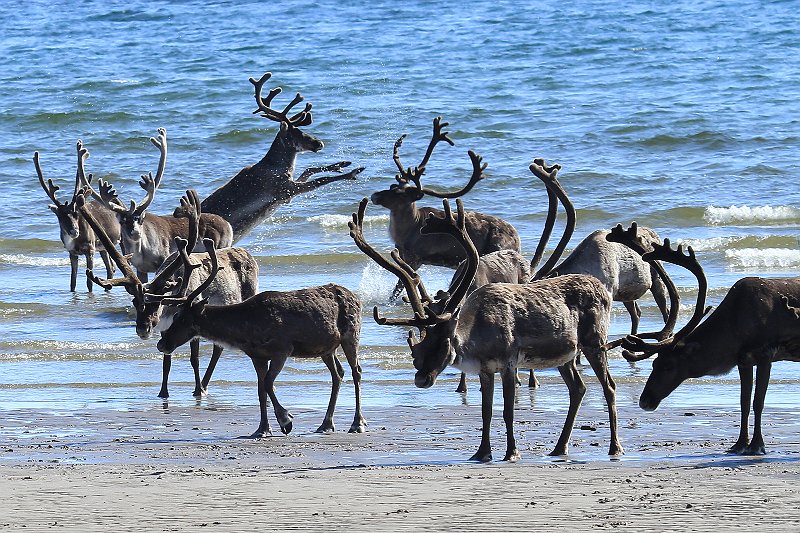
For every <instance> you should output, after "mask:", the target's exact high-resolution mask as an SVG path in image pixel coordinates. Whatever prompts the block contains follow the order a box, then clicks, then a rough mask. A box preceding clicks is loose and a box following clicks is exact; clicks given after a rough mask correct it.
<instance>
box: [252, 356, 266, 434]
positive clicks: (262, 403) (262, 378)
mask: <svg viewBox="0 0 800 533" xmlns="http://www.w3.org/2000/svg"><path fill="white" fill-rule="evenodd" d="M250 360H251V361H253V367H255V369H256V379H257V380H258V407H259V410H260V412H261V422H260V423H259V424H258V429H256V431H255V433H253V434H252V435H250V437H249V438H251V439H260V438H263V437H271V436H272V431H270V429H269V419H268V418H267V387H266V381H267V373H268V371H269V359H266V358H262V357H253V356H252V355H251V356H250Z"/></svg>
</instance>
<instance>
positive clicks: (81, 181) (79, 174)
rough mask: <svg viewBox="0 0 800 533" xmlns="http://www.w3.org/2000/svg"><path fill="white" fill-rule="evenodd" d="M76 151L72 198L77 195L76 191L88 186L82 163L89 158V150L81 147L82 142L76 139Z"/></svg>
mask: <svg viewBox="0 0 800 533" xmlns="http://www.w3.org/2000/svg"><path fill="white" fill-rule="evenodd" d="M76 149H77V152H78V167H77V170H76V172H75V190H74V191H73V192H72V197H73V198H74V197H75V196H77V195H78V191H80V190H81V189H82V188H83V187H85V186H86V184H88V180H87V178H86V170H85V169H84V166H83V163H84V161H86V159H87V158H88V157H89V150H87V149H86V148H84V147H83V141H81V140H80V139H78V142H77V143H76Z"/></svg>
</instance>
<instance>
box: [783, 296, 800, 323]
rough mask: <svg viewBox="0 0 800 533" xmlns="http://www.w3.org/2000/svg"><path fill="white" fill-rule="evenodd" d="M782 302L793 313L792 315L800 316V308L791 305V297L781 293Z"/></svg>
mask: <svg viewBox="0 0 800 533" xmlns="http://www.w3.org/2000/svg"><path fill="white" fill-rule="evenodd" d="M781 302H782V303H783V305H784V307H785V308H786V310H787V311H789V312H790V313H792V315H794V317H795V318H800V308H798V307H795V306H793V305H791V304H790V303H789V298H788V297H787V296H786V295H783V294H781Z"/></svg>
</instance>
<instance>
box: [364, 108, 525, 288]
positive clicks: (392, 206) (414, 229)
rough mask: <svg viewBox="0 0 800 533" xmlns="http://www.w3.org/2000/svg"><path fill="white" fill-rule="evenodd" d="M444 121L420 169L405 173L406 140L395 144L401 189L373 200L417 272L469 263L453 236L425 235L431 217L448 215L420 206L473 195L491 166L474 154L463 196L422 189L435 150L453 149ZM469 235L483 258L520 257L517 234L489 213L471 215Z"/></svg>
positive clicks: (435, 127) (468, 216) (391, 189)
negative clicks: (503, 253)
mask: <svg viewBox="0 0 800 533" xmlns="http://www.w3.org/2000/svg"><path fill="white" fill-rule="evenodd" d="M441 120H442V118H441V117H436V118H435V119H434V120H433V134H432V136H431V140H430V143H429V144H428V148H427V150H426V151H425V155H424V156H423V158H422V160H421V161H420V163H419V164H418V165H417V166H415V167H408V168H406V167H404V166H403V164H402V163H401V161H400V154H399V151H400V147H401V145H402V143H403V139H404V138H405V135H403V136H401V137H400V138H399V139H398V140H397V142H395V145H394V150H393V159H394V162H395V165H396V166H397V169H398V174H397V175H396V176H395V179H396V180H397V183H396V184H394V185H392V186H391V187H389V188H388V189H386V190H383V191H378V192H376V193H374V194H373V195H372V196H371V197H370V199H371V200H372V203H374V204H376V205H380V206H382V207H385V208H387V209H389V234H390V235H391V237H392V240H393V241H394V243H395V246H396V247H397V249H398V251H399V253H400V257H401V258H402V259H403V261H405V262H406V263H407V264H408V265H410V266H411V268H413V269H414V270H417V269H418V268H419V267H420V266H422V265H437V266H444V267H449V268H456V267H457V266H458V264H459V263H460V262H461V261H462V260H464V258H465V254H464V251H463V249H462V248H461V247H460V246H459V245H458V243H457V242H456V241H455V240H454V239H453V238H451V237H450V236H448V235H438V234H436V235H425V234H422V233H420V228H421V227H422V226H423V225H424V223H425V219H426V218H427V217H428V215H430V214H431V213H433V214H436V215H437V216H441V215H442V211H441V210H440V209H436V208H431V207H417V205H416V202H417V201H418V200H421V199H422V198H423V197H424V196H425V195H428V196H433V197H436V198H458V197H461V196H463V195H465V194H467V193H468V192H469V191H470V190H472V188H473V187H474V186H475V184H477V183H478V182H479V181H480V180H481V179H483V171H484V170H485V169H486V164H482V159H481V157H480V156H479V155H477V154H476V153H475V152H473V151H472V150H470V151H469V152H468V154H469V157H470V160H471V161H472V176H471V177H470V179H469V182H468V183H467V184H466V185H465V186H464V187H463V188H462V189H460V190H458V191H454V192H440V191H436V190H433V189H431V188H428V187H423V186H422V182H421V179H422V175H423V174H424V173H425V169H426V167H427V165H428V162H429V161H430V157H431V155H432V154H433V150H434V148H435V147H436V145H437V144H438V143H439V142H441V141H444V142H447V143H448V144H450V145H453V144H454V143H453V141H452V139H450V137H449V136H448V132H446V131H443V129H444V128H446V127H447V126H448V123H447V122H442V121H441ZM466 225H467V231H468V232H469V235H470V239H472V242H474V243H475V246H476V247H477V249H478V254H479V255H486V254H489V253H491V252H495V251H498V250H513V251H515V252H517V253H519V252H520V240H519V235H518V234H517V230H516V229H514V226H512V225H511V224H509V223H508V222H506V221H504V220H502V219H500V218H497V217H494V216H491V215H485V214H483V213H477V212H467V214H466ZM402 290H403V286H402V284H400V283H398V284H397V285H396V286H395V289H394V291H393V293H392V299H393V300H394V299H395V298H397V296H399V295H400V292H402Z"/></svg>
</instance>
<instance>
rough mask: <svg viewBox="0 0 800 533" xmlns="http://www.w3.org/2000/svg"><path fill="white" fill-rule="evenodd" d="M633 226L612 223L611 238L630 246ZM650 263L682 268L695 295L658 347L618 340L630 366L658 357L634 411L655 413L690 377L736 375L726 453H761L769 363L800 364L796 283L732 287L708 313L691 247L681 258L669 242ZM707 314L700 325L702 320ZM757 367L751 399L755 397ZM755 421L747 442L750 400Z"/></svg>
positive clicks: (799, 285)
mask: <svg viewBox="0 0 800 533" xmlns="http://www.w3.org/2000/svg"><path fill="white" fill-rule="evenodd" d="M625 233H633V234H634V235H635V233H636V228H635V227H632V228H629V229H628V230H623V229H622V227H621V226H617V227H616V228H614V230H613V231H612V232H611V234H610V235H609V237H608V238H609V240H611V239H614V241H615V242H628V241H630V240H631V238H630V236H626V235H625ZM642 257H643V259H645V260H646V261H648V262H651V263H654V262H655V261H665V262H670V263H674V264H676V265H679V266H682V267H683V268H686V269H687V270H689V271H690V272H691V273H692V274H694V276H695V277H696V278H697V282H698V291H697V302H696V304H695V308H694V313H693V314H692V317H691V318H690V319H689V321H688V322H687V323H686V324H685V325H684V326H683V327H682V328H681V329H680V330H679V331H678V332H677V333H675V334H674V335H672V336H670V337H669V338H667V339H664V340H661V341H658V342H647V341H645V340H644V339H642V338H641V337H638V336H635V335H631V336H628V337H627V338H626V339H624V340H623V346H625V347H626V348H627V349H628V350H630V351H631V352H639V355H634V354H632V353H630V352H628V355H626V358H627V359H628V360H630V361H640V360H642V359H645V358H648V357H652V356H653V355H657V356H656V358H655V359H654V360H653V370H652V372H651V373H650V376H649V377H648V378H647V383H646V384H645V386H644V390H642V394H641V397H640V398H639V406H640V407H641V408H642V409H645V410H647V411H653V410H655V409H656V408H657V407H658V406H659V404H660V403H661V402H662V401H663V400H664V399H665V398H666V397H667V396H669V395H670V394H671V393H672V391H674V390H675V389H676V388H677V387H678V386H679V385H680V384H681V383H683V382H684V381H685V380H686V379H689V378H697V377H701V376H715V375H721V374H725V373H727V372H730V371H731V370H732V369H733V368H734V367H736V368H737V369H738V371H739V380H740V382H741V394H740V406H741V420H740V426H739V438H738V439H737V440H736V442H735V443H734V445H733V446H732V447H731V448H730V449H729V450H728V452H729V453H735V454H742V455H761V454H764V453H765V447H764V437H763V434H762V432H761V417H762V413H763V410H764V402H765V398H766V394H767V387H768V386H769V376H770V371H771V369H772V363H773V362H776V361H800V327H799V326H800V323H798V319H797V317H798V315H797V312H796V311H797V309H796V307H797V306H798V304H800V278H759V277H746V278H742V279H740V280H738V281H737V282H736V283H734V285H733V286H732V287H731V288H730V290H729V291H728V293H727V294H726V295H725V297H724V298H723V299H722V301H721V302H720V304H719V305H718V306H717V308H716V309H714V311H713V312H711V313H710V314H709V311H711V308H710V307H708V308H706V307H705V302H706V294H707V291H708V282H707V280H706V277H705V272H704V271H703V268H702V266H701V265H700V264H699V263H698V261H697V258H696V256H695V254H694V250H692V248H691V246H689V247H687V249H686V253H684V251H683V248H682V247H681V246H678V247H677V249H672V247H671V245H670V242H669V239H664V243H663V244H661V245H655V246H653V250H652V251H650V252H647V253H645V254H644V255H643V256H642ZM705 315H708V316H707V317H706V319H705V320H703V317H704V316H705ZM753 369H755V396H753ZM751 398H752V401H753V412H754V414H755V421H754V427H753V437H752V439H750V438H749V431H748V429H749V417H750V400H751Z"/></svg>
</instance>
